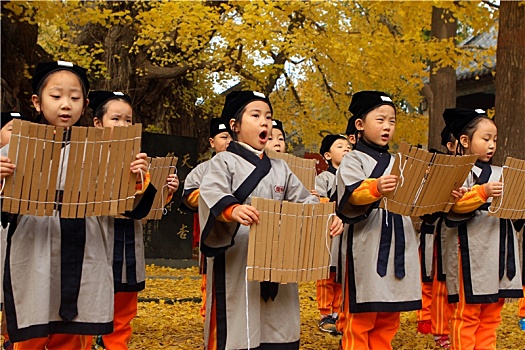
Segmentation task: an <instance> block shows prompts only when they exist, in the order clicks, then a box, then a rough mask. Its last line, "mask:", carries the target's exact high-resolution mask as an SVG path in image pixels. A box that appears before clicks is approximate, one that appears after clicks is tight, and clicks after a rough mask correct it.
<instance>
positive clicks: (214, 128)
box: [210, 118, 228, 138]
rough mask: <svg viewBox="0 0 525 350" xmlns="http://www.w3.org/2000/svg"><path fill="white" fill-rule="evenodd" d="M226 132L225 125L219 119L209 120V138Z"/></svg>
mask: <svg viewBox="0 0 525 350" xmlns="http://www.w3.org/2000/svg"><path fill="white" fill-rule="evenodd" d="M225 131H228V129H227V128H226V125H225V124H224V123H223V122H222V119H221V118H213V119H212V120H210V137H212V138H213V137H215V136H216V135H218V134H220V133H221V132H225Z"/></svg>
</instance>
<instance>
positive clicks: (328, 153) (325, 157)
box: [323, 152, 332, 160]
mask: <svg viewBox="0 0 525 350" xmlns="http://www.w3.org/2000/svg"><path fill="white" fill-rule="evenodd" d="M323 157H324V159H326V160H332V155H331V154H330V152H324V154H323Z"/></svg>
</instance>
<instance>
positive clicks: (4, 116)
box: [0, 112, 29, 129]
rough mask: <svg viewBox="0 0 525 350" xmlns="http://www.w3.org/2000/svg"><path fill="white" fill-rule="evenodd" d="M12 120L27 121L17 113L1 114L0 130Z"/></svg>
mask: <svg viewBox="0 0 525 350" xmlns="http://www.w3.org/2000/svg"><path fill="white" fill-rule="evenodd" d="M13 119H22V120H29V119H27V118H26V117H24V116H23V115H21V114H20V113H18V112H2V117H1V120H0V122H1V124H2V127H0V129H3V128H4V126H6V125H7V123H9V122H10V121H11V120H13Z"/></svg>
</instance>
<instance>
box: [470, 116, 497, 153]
mask: <svg viewBox="0 0 525 350" xmlns="http://www.w3.org/2000/svg"><path fill="white" fill-rule="evenodd" d="M465 139H466V140H465ZM497 139H498V128H496V125H494V123H493V122H492V121H491V120H487V119H483V120H481V121H480V122H479V124H478V127H477V129H476V131H474V134H473V135H472V140H470V141H469V140H468V138H467V136H466V135H463V136H461V143H462V145H463V147H465V153H466V154H477V155H478V160H480V161H482V162H488V161H489V160H490V159H491V158H492V157H493V156H494V153H495V152H496V141H497Z"/></svg>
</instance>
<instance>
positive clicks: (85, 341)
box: [14, 334, 93, 350]
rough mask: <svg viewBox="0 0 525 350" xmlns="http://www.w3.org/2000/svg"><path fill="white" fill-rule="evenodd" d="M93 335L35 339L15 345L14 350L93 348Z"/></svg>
mask: <svg viewBox="0 0 525 350" xmlns="http://www.w3.org/2000/svg"><path fill="white" fill-rule="evenodd" d="M92 339H93V336H91V335H76V334H51V335H49V336H48V337H46V338H34V339H30V340H26V341H22V342H18V343H14V350H75V349H78V350H81V349H85V348H86V347H87V346H89V347H88V348H91V340H92Z"/></svg>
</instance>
